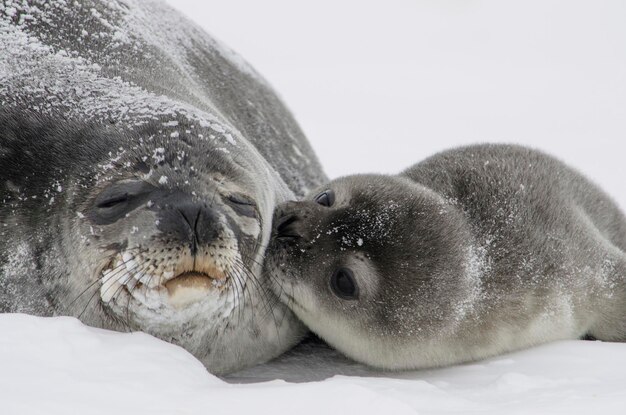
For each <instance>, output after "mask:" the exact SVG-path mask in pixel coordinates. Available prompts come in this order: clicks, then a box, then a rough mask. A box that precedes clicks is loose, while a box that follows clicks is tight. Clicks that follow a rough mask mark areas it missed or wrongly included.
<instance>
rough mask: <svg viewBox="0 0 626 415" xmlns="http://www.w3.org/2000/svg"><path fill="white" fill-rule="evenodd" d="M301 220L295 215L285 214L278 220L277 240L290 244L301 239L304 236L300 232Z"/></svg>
mask: <svg viewBox="0 0 626 415" xmlns="http://www.w3.org/2000/svg"><path fill="white" fill-rule="evenodd" d="M299 220H300V219H299V218H298V216H297V215H296V214H295V213H283V214H281V215H279V217H278V218H277V220H276V228H275V230H274V232H275V236H276V239H278V240H281V241H285V242H289V241H293V240H295V239H300V238H301V237H302V236H301V235H300V232H299V231H298V226H297V225H298V221H299Z"/></svg>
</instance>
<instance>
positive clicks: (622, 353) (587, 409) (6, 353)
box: [0, 314, 626, 415]
mask: <svg viewBox="0 0 626 415" xmlns="http://www.w3.org/2000/svg"><path fill="white" fill-rule="evenodd" d="M0 333H2V336H1V337H0V367H1V368H2V375H1V376H0V402H2V413H3V414H20V415H31V414H46V415H56V414H59V415H61V414H62V415H66V414H68V413H76V414H84V415H89V414H106V415H110V414H133V415H139V414H155V413H160V414H229V415H236V414H294V413H295V414H298V415H300V414H314V415H319V414H347V413H355V414H359V415H367V414H376V415H379V414H414V413H420V414H462V413H477V414H485V415H489V414H494V415H506V414H571V415H575V414H589V413H598V414H603V415H607V414H623V413H624V409H625V408H626V393H625V392H626V371H625V370H624V368H625V367H626V347H624V345H623V344H617V343H602V342H590V341H569V342H560V343H554V344H550V345H546V346H542V347H537V348H534V349H531V350H527V351H523V352H518V353H514V354H510V355H505V356H500V357H497V358H494V359H490V360H487V361H484V362H479V363H476V364H470V365H463V366H458V367H453V368H447V369H440V370H431V371H423V372H407V373H395V374H386V375H384V374H381V373H378V374H377V373H368V372H367V371H366V370H365V369H363V368H362V367H360V366H358V365H355V364H352V363H350V362H348V361H347V360H345V359H343V358H341V357H340V356H338V355H337V354H336V353H334V352H332V351H329V350H327V349H324V348H320V347H319V346H314V348H315V347H317V348H318V349H319V350H318V351H317V352H316V351H315V350H306V351H304V352H303V353H304V354H301V355H296V356H291V357H290V356H286V357H284V358H283V359H281V360H279V361H277V362H273V363H270V364H267V365H263V366H260V367H257V368H255V369H251V370H248V371H246V372H242V373H241V374H240V375H239V378H238V379H237V380H239V381H246V382H250V381H254V380H255V379H256V380H264V379H268V378H269V379H271V378H274V377H276V375H277V374H280V375H282V376H284V377H286V378H289V379H291V380H298V381H300V382H302V381H306V380H307V376H309V378H310V379H315V380H312V381H308V382H304V383H292V382H284V381H282V380H273V381H269V382H262V383H245V384H235V383H227V382H225V381H223V380H221V379H218V378H216V377H214V376H212V375H210V374H209V373H207V372H206V370H205V369H204V367H203V366H202V364H200V362H198V361H197V360H196V359H195V358H194V357H192V356H191V355H190V354H189V353H187V352H186V351H184V350H183V349H182V348H180V347H177V346H173V345H171V344H168V343H165V342H163V341H160V340H158V339H156V338H153V337H150V336H148V335H146V334H142V333H132V334H128V333H117V332H111V331H106V330H100V329H94V328H90V327H87V326H84V325H83V324H81V323H80V322H79V321H78V320H76V319H73V318H67V317H57V318H42V317H32V316H27V315H23V314H4V315H0ZM311 352H313V353H312V354H311ZM308 355H311V356H312V357H311V358H307V357H306V356H308ZM337 373H343V375H338V376H334V377H330V376H332V375H333V374H337ZM357 375H358V376H357ZM325 377H328V378H326V379H324V380H319V379H320V378H325ZM231 382H232V380H231Z"/></svg>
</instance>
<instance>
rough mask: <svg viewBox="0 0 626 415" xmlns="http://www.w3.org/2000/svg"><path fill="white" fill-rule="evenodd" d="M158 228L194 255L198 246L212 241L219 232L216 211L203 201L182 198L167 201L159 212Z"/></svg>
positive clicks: (206, 244)
mask: <svg viewBox="0 0 626 415" xmlns="http://www.w3.org/2000/svg"><path fill="white" fill-rule="evenodd" d="M159 216H160V220H159V224H158V228H159V229H160V230H161V231H162V232H163V233H165V234H166V235H167V236H168V237H171V238H173V239H175V240H177V241H179V242H180V243H183V244H185V245H188V246H189V247H190V249H191V254H192V255H196V253H197V251H198V249H199V247H202V246H208V245H210V244H211V243H212V242H214V241H215V240H216V239H217V238H218V236H219V233H220V226H221V225H220V220H219V215H218V213H217V211H215V210H214V209H212V208H210V207H208V206H207V205H206V204H204V203H199V202H194V201H191V200H188V199H182V200H178V201H173V202H170V203H168V204H167V205H166V206H165V207H164V209H163V210H162V211H161V212H159Z"/></svg>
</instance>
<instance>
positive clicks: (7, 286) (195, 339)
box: [0, 0, 324, 373]
mask: <svg viewBox="0 0 626 415" xmlns="http://www.w3.org/2000/svg"><path fill="white" fill-rule="evenodd" d="M323 181H324V174H323V173H322V171H321V168H320V166H319V164H318V162H317V160H316V158H315V156H314V154H313V152H312V150H311V148H310V146H309V144H308V143H307V141H306V139H305V137H304V136H303V134H302V133H301V131H300V129H299V128H298V126H297V124H296V123H295V121H294V120H293V118H292V116H291V115H290V114H289V112H288V111H287V109H286V108H285V107H284V106H283V104H282V103H281V102H280V100H279V99H278V98H277V97H276V96H275V94H274V93H273V91H272V90H271V88H270V87H269V86H268V85H267V84H266V83H265V81H264V80H263V79H262V78H261V77H260V76H259V75H258V74H257V73H256V72H255V71H254V70H253V69H251V68H250V67H249V66H248V65H247V64H246V63H245V62H244V61H242V60H241V59H240V58H238V57H237V56H236V55H235V54H233V53H232V52H231V51H230V50H228V49H227V48H225V47H223V46H221V45H220V44H218V43H217V42H216V41H214V40H213V39H211V38H210V37H208V36H207V35H206V34H205V33H204V32H202V31H201V30H200V29H199V28H197V27H196V26H195V25H193V24H192V23H191V22H189V21H187V20H185V19H184V18H182V17H181V16H180V15H178V14H177V13H176V12H175V11H173V10H172V9H170V8H169V7H167V6H166V5H164V4H162V3H160V2H153V1H85V2H74V3H71V4H69V3H67V2H65V1H45V2H44V1H35V0H33V1H28V2H11V1H5V2H3V4H1V5H0V203H1V204H0V311H2V312H25V313H31V314H38V315H71V316H76V317H80V318H81V320H82V321H84V322H85V323H87V324H90V325H94V326H98V327H104V328H110V329H116V330H127V329H132V330H143V331H146V332H148V333H151V334H153V335H156V336H158V337H160V338H162V339H165V340H167V341H171V342H174V343H176V344H179V345H182V346H183V347H185V348H186V349H188V350H189V351H190V352H192V353H193V354H194V355H196V356H197V357H198V358H199V359H200V360H202V362H203V363H204V364H205V365H206V366H207V367H208V368H209V369H210V370H211V371H213V372H215V373H224V372H228V371H231V370H235V369H238V368H241V367H245V366H247V365H251V364H254V363H258V362H261V361H264V360H267V359H269V358H271V357H273V356H276V355H278V354H280V353H281V352H282V351H284V350H286V349H287V348H289V347H290V346H291V345H293V344H294V343H295V342H297V341H298V339H299V338H300V337H301V336H302V335H303V333H304V332H305V329H304V328H303V327H302V325H301V323H299V322H298V321H297V319H296V318H294V316H293V314H292V313H291V312H289V310H288V309H286V308H285V307H284V306H282V305H280V303H279V302H278V301H277V300H276V297H275V296H274V295H273V294H272V293H271V291H270V290H268V288H267V287H266V285H265V281H264V280H263V279H262V278H261V274H262V273H261V268H262V264H263V259H264V251H265V247H266V245H267V242H268V240H269V235H270V232H271V219H272V213H273V210H274V207H275V205H276V204H277V203H279V202H281V201H284V200H288V199H291V198H294V197H295V196H296V195H301V194H304V193H305V192H306V191H307V189H308V188H310V187H313V186H315V185H318V184H319V183H322V182H323Z"/></svg>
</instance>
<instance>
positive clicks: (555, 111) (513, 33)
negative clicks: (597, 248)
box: [169, 0, 626, 207]
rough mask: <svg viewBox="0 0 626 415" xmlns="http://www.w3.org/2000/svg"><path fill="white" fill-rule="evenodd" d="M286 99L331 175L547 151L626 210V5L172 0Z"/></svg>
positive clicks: (569, 1) (471, 0) (436, 0)
mask: <svg viewBox="0 0 626 415" xmlns="http://www.w3.org/2000/svg"><path fill="white" fill-rule="evenodd" d="M169 3H171V4H172V5H173V6H175V7H176V8H178V9H180V10H181V11H183V12H184V13H185V14H186V15H187V16H188V17H190V18H191V19H192V20H194V21H195V22H197V23H198V24H199V25H201V26H202V27H203V28H205V29H206V30H207V31H208V32H209V33H211V34H212V35H214V36H215V37H217V38H218V39H220V40H222V41H223V42H224V43H226V44H227V45H228V46H230V47H231V48H232V49H234V50H235V51H236V52H238V53H239V54H240V55H242V56H243V57H244V58H245V59H246V60H248V61H249V62H250V63H251V64H252V65H253V66H254V67H255V68H256V69H257V70H258V71H259V72H260V73H261V74H262V75H263V76H264V77H265V78H266V79H268V80H269V81H270V83H271V84H272V85H273V86H274V87H275V89H276V90H277V92H278V93H279V95H281V96H282V97H283V99H284V100H285V101H286V103H287V105H288V106H289V108H290V109H291V110H292V112H293V113H294V114H295V116H296V118H297V119H298V121H299V122H300V125H301V126H302V128H303V129H304V131H305V133H306V134H307V136H308V137H309V139H310V141H311V143H312V144H313V147H314V148H315V150H316V151H317V154H318V156H319V157H320V159H321V162H322V164H323V166H324V168H325V169H326V172H327V173H328V175H329V176H330V177H331V178H332V177H337V176H339V175H343V174H350V173H357V172H385V173H396V172H398V171H400V170H402V169H404V168H405V167H408V166H410V165H411V164H413V163H415V162H417V161H419V160H421V159H423V158H425V157H427V156H429V155H431V154H433V153H435V152H437V151H440V150H443V149H446V148H449V147H452V146H456V145H461V144H469V143H476V142H486V141H489V142H511V143H520V144H527V145H531V146H533V147H538V148H541V149H543V150H546V151H548V152H550V153H552V154H554V155H556V156H558V157H559V158H561V159H563V160H565V161H567V162H568V163H570V164H572V165H574V166H576V167H577V168H579V169H580V170H582V171H583V172H584V173H585V174H587V175H588V176H590V177H591V178H592V179H593V180H595V181H596V182H598V183H600V184H601V185H602V186H603V187H604V189H605V190H606V191H607V192H608V193H610V194H611V195H612V196H613V197H614V198H615V199H617V200H618V202H619V203H620V204H621V206H622V207H626V192H625V191H624V190H623V188H624V186H623V184H622V182H623V178H624V177H625V176H626V174H625V173H626V163H625V162H624V157H625V155H626V2H624V1H621V0H616V1H602V0H594V1H576V0H561V1H545V0H544V1H535V0H530V1H529V0H525V1H516V2H512V1H502V0H499V1H496V0H492V1H477V0H454V1H440V0H429V1H424V0H421V1H408V0H407V1H402V0H386V1H376V2H374V1H336V0H334V1H333V0H316V1H309V2H301V1H288V0H264V1H244V0H224V1H198V0H170V1H169Z"/></svg>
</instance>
